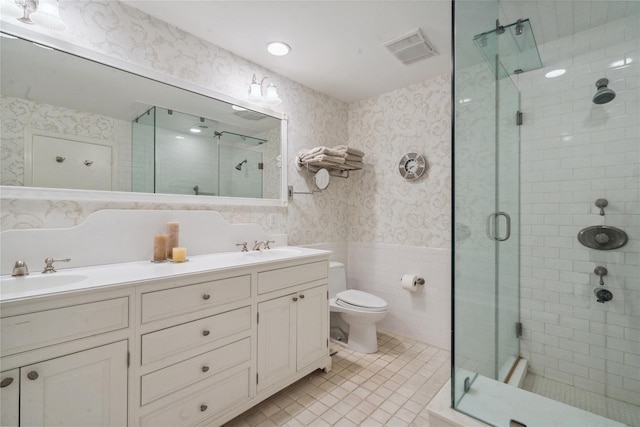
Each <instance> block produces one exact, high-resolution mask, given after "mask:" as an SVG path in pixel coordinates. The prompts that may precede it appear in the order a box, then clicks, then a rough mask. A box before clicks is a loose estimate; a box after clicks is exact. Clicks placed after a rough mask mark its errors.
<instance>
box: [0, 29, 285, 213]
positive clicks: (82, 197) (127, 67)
mask: <svg viewBox="0 0 640 427" xmlns="http://www.w3.org/2000/svg"><path fill="white" fill-rule="evenodd" d="M0 31H2V32H3V33H6V34H10V35H12V36H15V37H19V38H22V39H25V40H28V41H31V42H33V43H39V44H42V45H45V46H49V47H51V48H53V49H57V50H60V51H62V52H66V53H68V54H71V55H75V56H78V57H80V58H84V59H87V60H90V61H94V62H97V63H100V64H103V65H106V66H109V67H113V68H117V69H120V70H123V71H126V72H129V73H132V74H136V75H138V76H140V77H144V78H147V79H151V80H155V81H158V82H160V83H163V84H166V85H170V86H174V87H177V88H179V89H183V90H187V91H189V92H194V93H197V94H200V95H203V96H206V97H209V98H213V99H217V100H220V101H223V102H226V103H229V104H235V105H238V106H241V107H244V108H247V109H249V110H253V111H257V112H259V113H262V114H265V115H267V116H271V117H274V118H276V119H279V120H280V121H281V125H280V135H281V146H280V155H281V156H282V162H281V165H282V166H281V168H280V198H279V199H257V198H255V199H254V198H242V197H222V196H196V195H182V194H166V193H135V192H126V191H100V190H75V189H59V188H44V187H25V186H10V185H2V186H0V193H1V198H2V199H16V200H73V201H80V202H82V201H94V202H95V201H105V202H138V203H141V202H142V203H185V204H198V205H203V206H283V207H284V206H287V203H288V197H287V165H288V162H287V153H288V151H287V147H288V142H287V129H288V120H289V118H288V116H287V115H286V114H284V113H279V112H276V111H273V110H271V109H268V108H264V107H262V106H258V105H254V104H251V103H249V101H248V100H241V99H235V98H233V97H231V96H229V95H225V94H223V93H220V92H217V91H215V90H212V89H209V88H206V87H204V86H200V85H199V84H196V83H192V82H188V81H185V80H180V79H178V78H176V77H173V76H169V75H166V74H163V73H160V72H158V71H155V70H152V69H149V68H145V67H141V66H139V65H136V64H131V63H129V62H125V61H122V60H120V59H118V58H113V57H110V56H107V55H104V54H102V53H99V52H95V51H91V50H89V49H86V48H83V47H79V46H76V45H73V44H71V43H68V42H65V41H64V40H60V39H56V38H53V37H50V36H47V35H44V34H40V33H37V32H34V31H30V30H28V29H26V28H23V27H22V26H18V25H15V24H12V23H9V22H6V21H2V28H0Z"/></svg>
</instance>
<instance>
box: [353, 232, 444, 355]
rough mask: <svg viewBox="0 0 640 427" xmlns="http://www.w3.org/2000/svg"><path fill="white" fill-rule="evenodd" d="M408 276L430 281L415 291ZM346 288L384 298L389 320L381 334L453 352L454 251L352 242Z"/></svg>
mask: <svg viewBox="0 0 640 427" xmlns="http://www.w3.org/2000/svg"><path fill="white" fill-rule="evenodd" d="M403 274H413V275H417V276H421V277H423V278H424V279H425V284H424V286H419V287H418V290H417V291H415V292H409V291H407V290H404V289H403V288H402V286H401V284H400V279H401V278H402V275H403ZM347 284H348V288H350V289H359V290H362V291H365V292H369V293H372V294H374V295H377V296H379V297H381V298H383V299H384V300H385V301H386V302H387V304H388V313H387V317H386V318H385V319H384V320H382V321H381V322H380V323H378V330H381V331H387V332H391V333H393V334H398V335H402V336H406V337H410V338H412V339H415V340H418V341H421V342H425V343H428V344H430V345H434V346H437V347H440V348H444V349H447V350H449V349H450V348H451V251H450V250H449V249H435V248H426V247H418V246H407V245H395V244H387V243H359V242H350V243H349V265H348V269H347Z"/></svg>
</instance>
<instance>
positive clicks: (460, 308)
mask: <svg viewBox="0 0 640 427" xmlns="http://www.w3.org/2000/svg"><path fill="white" fill-rule="evenodd" d="M483 3H485V4H487V3H486V2H483ZM458 5H461V7H460V10H459V8H458ZM474 6H475V5H474V4H472V3H471V2H456V22H460V20H461V19H464V16H466V15H468V19H469V22H470V26H469V28H470V30H467V29H466V28H461V27H460V26H459V24H456V33H457V34H459V32H460V31H473V28H474V27H473V24H474V23H475V21H474V20H477V18H478V16H477V15H478V14H477V13H473V10H474V9H473V7H474ZM459 12H460V13H459ZM465 14H466V15H465ZM493 20H495V18H493ZM487 22H492V21H489V20H487ZM475 34H478V33H477V32H476V33H475ZM475 34H469V36H468V37H466V36H465V37H458V36H456V40H455V50H456V53H455V55H456V56H455V59H456V64H455V73H456V75H455V82H456V84H455V88H454V96H455V98H454V99H455V116H454V120H455V125H454V126H455V127H454V129H455V135H454V186H455V188H454V206H455V208H454V225H455V231H454V259H453V263H454V268H453V277H454V308H453V311H454V319H453V321H454V330H455V334H454V342H453V350H454V352H453V358H454V365H453V371H452V400H453V405H454V407H456V409H458V410H461V411H462V412H466V413H470V412H472V411H473V410H472V409H471V408H472V407H473V406H474V405H475V404H477V402H474V401H473V399H474V395H475V396H477V393H471V394H468V393H467V391H469V390H472V389H473V388H474V383H475V381H476V380H477V379H478V376H481V377H484V378H487V379H489V380H495V381H501V382H502V381H504V380H505V379H506V377H507V376H508V374H509V372H510V371H511V368H512V366H513V364H514V362H515V361H516V359H517V357H518V354H519V340H518V338H517V336H516V324H517V322H518V321H519V216H520V212H519V190H520V184H519V173H520V171H519V162H520V158H519V157H520V152H519V139H520V137H519V127H518V125H517V113H518V110H519V105H520V95H519V92H518V90H517V88H516V86H515V85H514V83H513V82H512V80H511V79H510V77H509V73H508V72H506V71H505V69H504V67H503V66H502V64H501V63H500V55H499V53H500V45H499V43H500V40H499V37H500V36H499V35H498V34H497V33H496V32H495V31H493V32H487V33H485V34H484V37H483V38H482V43H483V46H482V47H480V46H478V45H477V44H476V42H474V35H475ZM481 49H482V51H481ZM488 52H489V54H488ZM489 55H492V58H493V61H491V62H490V61H488V60H486V58H487V57H488V56H489ZM470 415H473V414H471V413H470ZM485 421H489V422H491V420H485Z"/></svg>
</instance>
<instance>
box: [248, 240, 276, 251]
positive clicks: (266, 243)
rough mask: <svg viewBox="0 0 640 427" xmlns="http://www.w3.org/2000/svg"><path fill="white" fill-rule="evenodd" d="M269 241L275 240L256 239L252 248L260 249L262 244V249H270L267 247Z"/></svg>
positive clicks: (273, 241)
mask: <svg viewBox="0 0 640 427" xmlns="http://www.w3.org/2000/svg"><path fill="white" fill-rule="evenodd" d="M270 243H275V240H265V241H263V242H258V241H257V240H256V241H255V242H254V245H253V250H254V251H259V250H260V246H262V247H263V248H264V249H271V248H270V247H269V244H270Z"/></svg>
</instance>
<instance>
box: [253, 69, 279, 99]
mask: <svg viewBox="0 0 640 427" xmlns="http://www.w3.org/2000/svg"><path fill="white" fill-rule="evenodd" d="M267 79H269V85H268V86H267V88H266V90H262V85H263V84H264V81H265V80H267ZM249 101H252V102H257V103H263V104H267V105H278V104H280V103H281V102H282V100H281V99H280V97H279V96H278V91H277V90H276V87H275V86H274V85H273V82H272V81H271V79H270V78H269V77H264V78H263V79H262V80H261V81H260V83H258V79H257V78H256V75H255V74H254V75H253V80H252V81H251V84H250V85H249Z"/></svg>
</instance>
